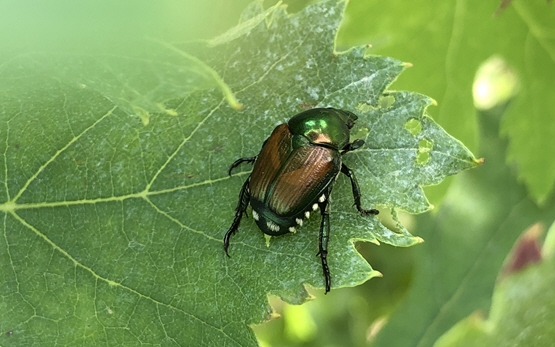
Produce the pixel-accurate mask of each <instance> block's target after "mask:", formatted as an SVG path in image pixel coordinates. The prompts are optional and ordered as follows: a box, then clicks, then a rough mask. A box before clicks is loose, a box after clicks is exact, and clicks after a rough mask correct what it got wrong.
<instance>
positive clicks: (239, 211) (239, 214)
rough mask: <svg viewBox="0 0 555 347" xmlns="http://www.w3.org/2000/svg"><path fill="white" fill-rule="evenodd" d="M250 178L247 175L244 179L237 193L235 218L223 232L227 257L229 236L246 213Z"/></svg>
mask: <svg viewBox="0 0 555 347" xmlns="http://www.w3.org/2000/svg"><path fill="white" fill-rule="evenodd" d="M250 180H251V178H250V176H249V178H247V179H246V181H245V183H244V184H243V187H242V188H241V192H240V193H239V202H238V203H237V207H236V208H235V218H234V219H233V223H232V224H231V227H230V228H229V230H228V231H227V232H226V233H225V236H224V251H225V254H227V256H228V257H229V253H228V252H227V249H228V248H229V238H230V237H231V235H232V234H233V233H234V232H236V231H237V228H239V223H240V222H241V218H243V213H246V211H247V207H248V206H249V199H250V193H249V182H250Z"/></svg>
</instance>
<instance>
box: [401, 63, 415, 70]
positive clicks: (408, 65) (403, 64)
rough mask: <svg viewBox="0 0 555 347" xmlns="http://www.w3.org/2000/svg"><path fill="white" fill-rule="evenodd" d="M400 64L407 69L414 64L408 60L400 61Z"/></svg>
mask: <svg viewBox="0 0 555 347" xmlns="http://www.w3.org/2000/svg"><path fill="white" fill-rule="evenodd" d="M401 65H402V66H403V67H405V68H407V69H408V68H411V67H413V66H414V65H412V63H409V62H404V63H401Z"/></svg>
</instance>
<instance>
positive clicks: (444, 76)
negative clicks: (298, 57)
mask: <svg viewBox="0 0 555 347" xmlns="http://www.w3.org/2000/svg"><path fill="white" fill-rule="evenodd" d="M498 6H499V3H498V2H495V1H480V0H471V1H465V2H461V1H458V2H453V1H440V0H437V1H432V2H430V1H425V0H419V1H410V2H398V1H397V2H395V1H391V2H378V1H372V2H367V1H352V2H351V3H350V4H349V7H348V10H347V13H346V16H347V18H346V21H345V25H344V26H343V27H342V30H341V32H340V34H339V36H338V41H339V42H340V44H341V45H345V46H350V45H357V44H371V45H372V48H371V50H370V52H372V53H375V54H382V55H387V56H393V57H397V58H399V59H403V60H404V61H410V62H411V63H413V64H414V68H413V71H411V73H408V74H403V75H402V76H401V77H400V78H399V80H398V81H397V82H396V84H395V85H394V87H395V88H399V89H406V90H419V91H422V92H423V93H425V94H427V95H430V96H431V97H433V98H434V99H435V100H437V101H438V104H439V107H438V108H437V109H434V108H432V109H431V110H430V112H431V114H432V115H433V117H434V119H435V120H436V121H437V122H438V123H439V124H440V125H441V126H442V127H444V128H445V129H446V130H447V132H449V133H450V134H452V135H453V136H454V137H456V138H458V139H460V140H461V141H463V142H464V143H465V144H467V145H468V147H469V148H470V149H471V150H476V149H477V148H478V133H477V122H476V117H475V110H474V106H473V102H472V83H473V80H474V75H475V73H476V70H477V68H478V66H480V64H481V63H482V62H483V61H485V60H486V59H488V58H490V57H491V56H494V55H499V56H501V57H502V58H504V59H505V60H506V61H507V62H508V64H509V66H510V67H511V68H513V69H514V70H515V71H516V73H517V75H518V77H519V86H520V94H519V95H518V97H517V98H516V100H515V102H514V103H513V104H512V105H511V108H510V109H509V111H508V115H507V117H506V118H505V119H504V120H503V124H502V131H503V133H505V134H508V135H509V139H510V142H509V143H510V146H509V151H508V152H507V157H508V158H509V159H510V160H511V161H516V162H517V163H518V164H519V165H518V170H519V174H518V176H519V178H521V179H523V181H524V182H525V184H526V187H527V189H528V190H529V192H530V194H531V195H532V197H533V198H534V200H535V201H536V202H539V203H545V202H546V199H547V198H548V197H549V194H550V193H551V192H552V191H553V186H554V184H555V161H553V160H552V157H553V155H552V154H553V153H555V141H553V138H554V137H555V113H554V112H555V104H554V103H555V99H554V98H553V95H555V84H554V83H553V81H554V80H555V9H554V8H553V4H549V3H546V2H545V1H524V0H515V1H513V2H511V4H510V6H509V7H508V8H506V9H505V10H504V11H502V12H501V14H500V15H499V16H497V17H494V16H493V14H494V12H495V10H496V8H497V7H498ZM370 19H371V20H370ZM482 148H483V147H482ZM480 156H484V155H483V153H480ZM430 191H431V192H432V193H433V194H432V195H431V201H432V203H434V204H435V203H437V202H439V201H440V200H441V197H442V196H443V195H444V194H445V192H446V191H447V187H446V186H445V187H443V188H440V189H438V188H435V187H434V188H433V189H432V190H430Z"/></svg>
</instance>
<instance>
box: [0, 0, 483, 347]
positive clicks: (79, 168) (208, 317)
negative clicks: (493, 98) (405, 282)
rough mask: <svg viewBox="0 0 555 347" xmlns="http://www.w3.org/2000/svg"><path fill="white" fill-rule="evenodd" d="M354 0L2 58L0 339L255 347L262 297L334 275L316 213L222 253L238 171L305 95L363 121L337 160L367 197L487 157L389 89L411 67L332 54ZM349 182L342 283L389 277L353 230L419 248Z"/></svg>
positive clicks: (412, 203)
mask: <svg viewBox="0 0 555 347" xmlns="http://www.w3.org/2000/svg"><path fill="white" fill-rule="evenodd" d="M344 6H345V4H344V2H340V1H339V2H338V1H326V2H322V3H319V4H317V5H314V6H310V7H307V8H306V9H305V10H304V11H302V12H299V13H298V14H295V15H291V16H290V15H288V14H287V13H286V12H285V10H284V8H282V7H279V8H276V9H275V11H274V12H273V13H271V14H270V13H268V14H264V16H263V17H256V18H258V19H257V21H258V22H259V24H258V25H256V26H254V25H251V24H252V22H249V18H255V17H253V16H257V15H259V14H260V13H262V12H260V11H261V7H260V6H259V4H254V5H252V6H251V7H250V8H249V9H248V10H247V13H250V17H249V16H247V15H245V16H243V18H242V23H249V24H248V25H243V26H242V27H241V28H240V29H231V32H230V34H228V35H225V36H223V37H225V38H226V39H225V40H220V41H218V44H217V45H212V47H208V46H207V45H206V44H205V43H203V42H198V41H196V42H192V43H191V42H189V43H183V42H170V41H167V40H161V39H152V38H148V39H146V40H138V41H137V40H136V41H133V40H132V41H130V42H126V43H125V44H123V43H122V45H123V46H121V47H119V46H118V45H116V44H114V42H111V43H110V44H109V45H107V46H102V45H100V46H97V47H96V48H97V50H94V49H93V50H87V49H86V47H78V48H76V49H74V50H73V49H68V50H69V51H70V52H69V53H68V52H67V51H65V50H61V51H59V52H48V53H44V52H42V51H41V50H37V51H33V50H32V49H31V50H30V51H27V52H26V53H25V54H13V53H10V52H8V53H6V54H3V55H0V57H3V58H2V59H3V60H2V61H1V63H0V78H1V79H2V80H3V81H7V82H8V83H5V84H3V85H2V87H1V94H0V124H1V127H0V138H1V139H2V141H0V153H2V156H1V157H0V182H1V184H0V212H1V213H2V214H1V223H0V225H1V230H2V236H1V237H0V259H1V262H2V264H6V265H7V266H3V267H2V268H1V270H0V271H1V272H0V275H1V276H0V278H1V279H2V280H1V283H2V286H1V287H0V288H2V289H1V292H0V308H1V309H2V312H4V314H2V315H1V316H0V331H4V332H7V333H6V334H2V335H1V337H0V344H2V345H4V344H13V345H31V344H41V345H53V344H68V345H72V344H83V345H131V344H133V345H135V344H139V343H141V344H164V345H170V344H177V345H195V346H200V345H202V346H221V345H241V346H251V345H252V346H255V345H256V344H257V342H256V340H255V337H254V335H253V333H252V331H251V330H250V329H249V328H248V325H249V324H255V323H259V322H261V321H263V320H266V319H269V318H270V317H271V316H272V309H271V308H270V307H269V305H268V301H267V295H268V293H271V294H275V295H278V296H281V297H282V298H284V299H285V300H287V301H289V302H291V303H302V302H303V301H305V300H306V299H307V297H308V293H307V291H306V289H305V285H310V286H312V287H316V288H321V287H322V286H323V278H322V272H321V271H322V269H321V266H320V263H319V259H318V257H316V256H315V254H316V251H317V244H318V236H317V230H318V228H319V224H320V223H319V220H318V218H314V217H313V218H312V220H311V221H310V222H309V223H308V224H307V225H305V226H304V227H303V228H302V229H301V230H300V231H299V232H297V233H296V234H288V235H284V236H280V237H275V238H272V239H271V240H270V242H269V245H266V239H265V238H264V236H263V234H262V233H261V232H260V231H259V230H258V229H257V228H256V226H255V224H254V222H253V221H252V220H251V219H244V220H243V223H242V225H241V227H240V230H239V232H238V233H237V234H236V235H234V237H233V238H232V243H231V247H230V254H231V258H228V257H226V256H225V254H224V252H223V249H222V238H223V235H224V233H225V231H226V230H227V228H228V227H229V225H230V223H231V221H232V218H233V213H234V212H233V211H234V208H235V206H236V202H237V194H238V192H239V190H240V187H241V185H242V183H243V181H244V180H245V178H246V177H247V175H248V173H249V172H248V170H249V168H248V167H243V170H244V171H240V170H238V171H237V173H235V174H234V175H233V176H232V177H228V176H227V168H228V166H229V165H230V163H231V162H232V161H233V160H234V159H235V158H238V157H242V156H243V157H244V156H252V155H256V153H257V152H258V151H259V149H260V146H261V144H262V142H263V141H264V139H265V138H266V137H267V136H268V135H269V134H270V132H271V130H272V129H273V128H274V127H275V126H276V125H278V124H279V123H282V122H284V121H286V120H287V119H288V118H290V117H291V116H292V115H294V114H296V113H298V112H300V111H302V110H303V108H305V107H306V106H307V105H311V106H312V105H313V106H318V107H336V108H341V109H346V110H351V111H353V112H355V113H357V114H358V115H359V121H358V122H357V128H355V129H353V130H354V133H357V134H358V133H360V134H363V135H361V136H362V137H364V138H365V140H366V145H365V146H364V148H362V149H361V150H359V151H355V152H352V153H349V154H348V155H346V156H345V161H346V162H347V163H349V165H351V167H353V168H354V169H355V171H356V172H357V174H358V179H359V183H360V185H361V188H362V190H363V193H364V196H363V204H364V206H367V207H368V208H369V207H372V206H389V207H392V208H393V211H395V209H402V210H407V211H410V212H413V213H418V212H423V211H426V210H428V209H429V205H428V203H427V200H426V198H425V196H424V194H423V192H422V188H421V186H422V185H428V184H436V183H438V182H439V181H440V180H441V179H443V178H444V177H445V176H446V175H452V174H455V173H456V172H458V171H461V170H464V169H468V168H472V167H474V166H476V165H478V164H479V161H477V160H476V159H475V158H474V157H473V155H472V154H471V153H470V152H469V151H468V150H467V149H466V147H464V146H463V145H462V144H461V143H460V142H458V141H457V140H455V139H453V138H452V137H450V136H449V135H447V134H446V133H445V132H444V131H443V129H441V128H440V127H439V126H438V125H437V124H435V123H434V122H433V121H432V120H431V118H429V117H428V116H427V115H426V114H425V110H426V107H427V106H428V105H429V104H430V103H431V99H429V98H427V97H425V96H422V95H419V94H415V93H408V92H386V94H384V91H385V90H386V88H387V86H388V85H389V84H390V83H391V82H392V81H393V80H394V79H395V78H396V77H397V76H398V75H399V74H400V73H401V72H402V70H403V69H404V68H405V65H404V64H402V63H401V62H399V61H397V60H395V59H392V58H387V57H377V56H365V55H364V49H363V48H356V49H353V50H350V51H348V52H336V51H335V50H334V39H335V36H336V30H337V27H338V25H339V23H340V21H341V19H342V15H343V10H344ZM261 18H264V20H259V19H261ZM245 29H248V30H245ZM146 36H148V37H152V36H149V35H146ZM116 41H117V40H116ZM98 47H100V48H98ZM108 48H110V49H112V48H113V49H114V50H115V53H113V54H108V53H107V49H108ZM141 52H142V53H144V54H145V56H144V57H143V56H142V55H141ZM239 104H240V105H242V107H243V111H238V109H239V107H238V105H239ZM407 122H408V125H407ZM364 134H366V135H364ZM350 190H351V187H350V184H349V182H348V181H347V180H346V179H344V178H343V177H342V178H340V179H339V181H338V182H337V184H336V189H335V190H334V193H333V198H334V204H333V214H332V216H331V223H332V233H331V238H330V245H329V249H330V254H329V257H328V261H329V265H330V268H331V272H332V285H333V287H344V286H354V285H356V284H359V283H362V282H364V281H366V280H368V279H369V278H370V277H373V276H376V275H379V273H378V272H377V271H374V270H373V269H372V268H371V267H370V265H369V264H368V263H366V262H365V261H364V259H363V258H362V257H361V256H360V255H359V254H358V253H357V251H356V250H355V248H354V247H353V242H354V241H355V240H364V241H371V242H375V243H378V241H382V242H386V243H390V244H392V245H397V246H409V245H412V244H415V243H417V242H420V238H418V237H413V236H411V235H410V234H409V233H408V231H406V230H405V229H404V227H402V225H400V223H399V230H398V232H393V231H390V230H389V229H387V228H386V227H385V226H383V225H382V224H381V223H380V222H379V220H378V219H376V218H374V217H362V216H360V214H359V213H357V212H356V210H355V209H354V208H353V207H352V195H351V192H350ZM394 217H395V212H394ZM6 312H7V314H6Z"/></svg>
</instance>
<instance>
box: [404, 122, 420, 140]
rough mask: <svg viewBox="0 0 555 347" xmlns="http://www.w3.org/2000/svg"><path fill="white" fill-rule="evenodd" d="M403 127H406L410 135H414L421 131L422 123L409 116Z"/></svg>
mask: <svg viewBox="0 0 555 347" xmlns="http://www.w3.org/2000/svg"><path fill="white" fill-rule="evenodd" d="M405 129H407V130H408V131H409V132H410V133H411V134H412V136H416V135H418V134H420V133H421V132H422V123H421V122H420V121H419V120H418V119H416V118H411V119H409V120H408V121H406V123H405Z"/></svg>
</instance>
